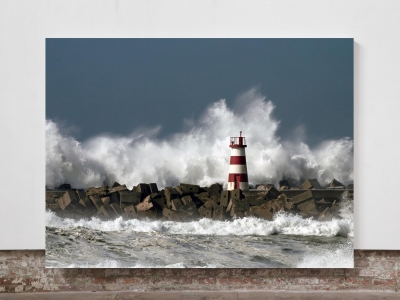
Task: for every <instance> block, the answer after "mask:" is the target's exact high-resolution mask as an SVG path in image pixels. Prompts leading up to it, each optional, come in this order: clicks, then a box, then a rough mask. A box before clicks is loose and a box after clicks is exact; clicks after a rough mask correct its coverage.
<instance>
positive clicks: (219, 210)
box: [212, 205, 224, 220]
mask: <svg viewBox="0 0 400 300" xmlns="http://www.w3.org/2000/svg"><path fill="white" fill-rule="evenodd" d="M223 217H224V206H222V205H217V206H216V207H214V208H213V214H212V218H213V219H214V220H222V219H223Z"/></svg>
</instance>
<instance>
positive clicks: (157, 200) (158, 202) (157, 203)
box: [152, 197, 167, 210]
mask: <svg viewBox="0 0 400 300" xmlns="http://www.w3.org/2000/svg"><path fill="white" fill-rule="evenodd" d="M152 201H153V204H154V205H155V206H157V209H159V210H163V209H164V208H165V207H167V204H166V203H165V199H164V198H162V197H159V198H154V199H152Z"/></svg>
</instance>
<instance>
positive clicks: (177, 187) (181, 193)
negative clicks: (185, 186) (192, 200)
mask: <svg viewBox="0 0 400 300" xmlns="http://www.w3.org/2000/svg"><path fill="white" fill-rule="evenodd" d="M174 190H175V191H176V192H177V193H178V194H179V195H180V196H182V195H184V194H185V193H184V192H183V191H182V189H181V187H180V186H176V187H174Z"/></svg>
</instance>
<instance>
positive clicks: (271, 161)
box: [46, 89, 353, 188]
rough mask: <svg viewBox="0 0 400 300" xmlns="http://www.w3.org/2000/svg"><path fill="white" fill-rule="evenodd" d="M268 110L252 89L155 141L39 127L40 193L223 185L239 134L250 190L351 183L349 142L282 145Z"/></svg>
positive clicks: (149, 136)
mask: <svg viewBox="0 0 400 300" xmlns="http://www.w3.org/2000/svg"><path fill="white" fill-rule="evenodd" d="M274 107H275V106H274V104H273V103H272V102H271V101H267V100H266V97H265V96H263V95H261V94H259V92H258V90H257V89H251V90H249V91H248V92H246V93H244V94H243V95H241V96H240V97H239V100H238V103H237V104H236V106H235V108H229V107H228V106H227V104H226V102H225V100H220V101H217V102H215V103H213V104H212V105H210V106H209V107H208V108H207V109H206V110H205V112H204V113H203V114H202V115H201V116H199V118H198V119H197V120H191V121H190V122H189V121H187V120H186V121H185V122H184V121H182V122H184V123H185V124H186V125H187V126H186V130H185V131H183V132H181V133H176V134H173V135H171V137H169V138H168V140H164V139H160V138H159V137H158V132H159V130H160V127H156V128H153V129H148V130H141V131H133V132H132V134H131V135H128V136H109V135H101V136H96V137H93V138H91V139H89V140H86V141H83V142H78V141H77V140H76V139H75V138H73V137H72V136H69V135H68V134H65V133H63V132H62V130H60V127H59V126H58V124H57V123H55V122H54V121H52V120H47V121H46V185H47V186H48V187H50V188H52V187H56V186H58V185H60V184H62V183H70V184H71V185H72V186H73V187H75V188H87V187H90V186H101V185H102V184H104V183H106V184H109V185H112V184H113V182H114V181H118V182H124V183H126V184H127V186H130V187H131V186H133V185H136V184H137V183H139V182H156V183H157V184H158V186H159V187H161V188H162V187H165V186H168V185H176V184H178V183H179V182H190V183H194V184H199V185H202V186H207V185H211V184H212V183H215V182H221V183H225V182H226V181H227V174H228V168H229V147H228V143H229V137H230V136H232V135H237V134H238V133H239V131H243V132H244V133H245V134H246V140H247V144H248V148H247V150H246V153H247V165H248V170H249V183H250V184H256V183H265V182H269V183H275V184H276V185H277V184H278V182H279V181H280V180H281V179H283V178H285V179H290V180H291V181H294V182H299V181H301V180H303V179H308V178H316V179H318V181H319V182H320V183H323V184H324V183H325V184H326V183H328V182H329V181H330V180H332V179H333V178H336V179H338V180H339V181H341V182H344V183H347V182H351V181H353V141H352V140H350V139H349V138H342V139H338V140H327V141H324V142H322V143H321V144H319V145H318V146H316V147H315V148H310V147H309V146H308V145H307V144H306V143H305V142H304V141H303V138H302V137H301V135H299V137H298V138H297V139H296V140H295V141H284V140H281V139H280V138H279V137H278V136H277V135H276V131H277V129H278V126H279V121H278V120H276V119H275V118H274V117H273V111H274Z"/></svg>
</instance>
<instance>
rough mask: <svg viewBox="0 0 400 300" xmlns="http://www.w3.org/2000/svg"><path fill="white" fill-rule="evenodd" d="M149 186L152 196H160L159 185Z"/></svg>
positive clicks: (152, 184)
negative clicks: (155, 194)
mask: <svg viewBox="0 0 400 300" xmlns="http://www.w3.org/2000/svg"><path fill="white" fill-rule="evenodd" d="M148 186H149V189H150V194H154V193H157V194H158V187H157V183H149V184H148Z"/></svg>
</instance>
